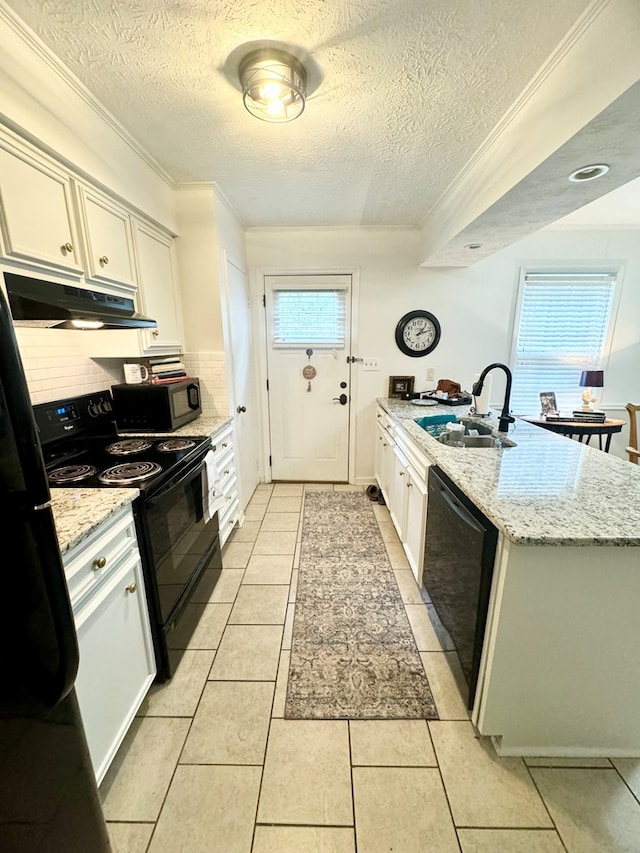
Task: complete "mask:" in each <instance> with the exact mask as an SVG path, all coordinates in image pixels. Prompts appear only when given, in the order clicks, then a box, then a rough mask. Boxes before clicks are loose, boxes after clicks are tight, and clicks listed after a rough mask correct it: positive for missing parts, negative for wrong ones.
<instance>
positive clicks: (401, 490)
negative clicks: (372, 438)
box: [389, 446, 408, 542]
mask: <svg viewBox="0 0 640 853" xmlns="http://www.w3.org/2000/svg"><path fill="white" fill-rule="evenodd" d="M407 465H408V462H407V458H406V456H405V455H404V454H403V453H402V451H401V450H400V448H399V447H397V446H396V447H394V449H393V480H392V482H391V495H390V497H389V500H390V503H389V512H390V513H391V521H393V523H394V525H395V528H396V530H397V531H398V536H399V537H400V541H401V542H404V537H405V530H406V526H407V497H408V496H407V482H408V480H407Z"/></svg>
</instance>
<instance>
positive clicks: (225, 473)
mask: <svg viewBox="0 0 640 853" xmlns="http://www.w3.org/2000/svg"><path fill="white" fill-rule="evenodd" d="M228 473H229V469H228V468H227V470H226V471H225V472H224V475H225V477H226V476H227V474H228Z"/></svg>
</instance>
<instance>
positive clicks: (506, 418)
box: [471, 361, 515, 432]
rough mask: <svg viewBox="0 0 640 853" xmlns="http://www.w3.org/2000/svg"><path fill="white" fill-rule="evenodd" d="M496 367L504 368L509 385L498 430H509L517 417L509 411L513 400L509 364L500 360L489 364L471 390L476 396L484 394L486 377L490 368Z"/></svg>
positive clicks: (505, 393)
mask: <svg viewBox="0 0 640 853" xmlns="http://www.w3.org/2000/svg"><path fill="white" fill-rule="evenodd" d="M494 367H499V368H500V369H501V370H504V372H505V373H506V375H507V387H506V388H505V392H504V402H503V404H502V412H501V413H500V422H499V425H498V432H509V424H512V423H514V422H515V418H514V417H512V415H511V413H510V411H509V408H510V400H511V380H512V378H513V377H512V376H511V371H510V370H509V368H508V367H507V365H506V364H502V362H500V361H494V362H493V364H488V365H487V366H486V367H485V369H484V370H483V371H482V373H481V374H480V378H479V379H478V381H477V382H474V384H473V388H472V389H471V392H472V394H473V396H474V397H479V396H480V394H482V386H483V385H484V380H485V377H486V375H487V373H489V371H490V370H493V369H494Z"/></svg>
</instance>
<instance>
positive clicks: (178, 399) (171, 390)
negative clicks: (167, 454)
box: [111, 377, 202, 432]
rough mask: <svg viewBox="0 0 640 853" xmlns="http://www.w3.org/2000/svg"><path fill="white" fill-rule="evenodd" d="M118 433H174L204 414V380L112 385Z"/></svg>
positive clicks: (193, 379) (193, 378) (190, 379)
mask: <svg viewBox="0 0 640 853" xmlns="http://www.w3.org/2000/svg"><path fill="white" fill-rule="evenodd" d="M111 394H112V395H113V413H114V415H115V419H116V427H117V429H118V432H173V430H176V429H178V428H179V427H181V426H184V425H185V424H188V423H189V421H192V420H194V419H195V418H197V417H199V416H200V415H201V414H202V406H201V404H200V381H199V380H198V379H197V378H195V377H191V378H189V379H185V380H184V381H180V382H168V383H167V384H166V385H165V384H158V385H154V384H152V383H149V384H148V385H147V384H140V385H112V386H111Z"/></svg>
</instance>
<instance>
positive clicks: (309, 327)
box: [273, 289, 347, 348]
mask: <svg viewBox="0 0 640 853" xmlns="http://www.w3.org/2000/svg"><path fill="white" fill-rule="evenodd" d="M346 307H347V291H346V290H344V289H336V290H308V289H306V290H302V289H301V290H274V291H273V346H275V347H295V346H303V345H313V346H316V347H323V346H326V347H335V348H344V345H345V324H346Z"/></svg>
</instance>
